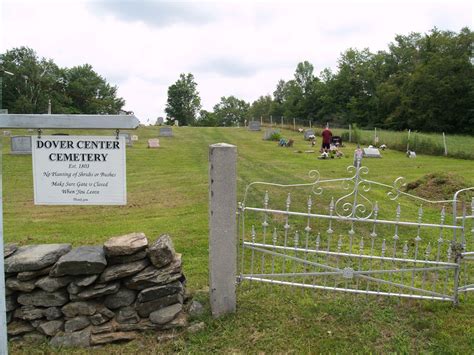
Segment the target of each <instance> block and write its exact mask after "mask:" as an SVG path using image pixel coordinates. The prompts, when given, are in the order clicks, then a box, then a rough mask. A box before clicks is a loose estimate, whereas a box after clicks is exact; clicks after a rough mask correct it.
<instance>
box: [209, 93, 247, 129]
mask: <svg viewBox="0 0 474 355" xmlns="http://www.w3.org/2000/svg"><path fill="white" fill-rule="evenodd" d="M249 109H250V105H249V104H248V103H247V102H245V101H244V100H239V99H238V98H236V97H235V96H229V97H225V96H223V97H221V101H220V102H219V103H218V104H216V105H215V106H214V114H215V116H216V119H217V123H218V125H219V126H226V127H228V126H236V125H237V124H238V123H241V124H243V123H244V121H245V120H246V119H248V118H249Z"/></svg>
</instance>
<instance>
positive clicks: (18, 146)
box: [11, 136, 31, 154]
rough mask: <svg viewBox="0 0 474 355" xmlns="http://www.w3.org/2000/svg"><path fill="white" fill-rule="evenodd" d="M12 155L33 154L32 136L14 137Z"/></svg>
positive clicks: (12, 139)
mask: <svg viewBox="0 0 474 355" xmlns="http://www.w3.org/2000/svg"><path fill="white" fill-rule="evenodd" d="M11 153H12V154H31V136H13V137H12V138H11Z"/></svg>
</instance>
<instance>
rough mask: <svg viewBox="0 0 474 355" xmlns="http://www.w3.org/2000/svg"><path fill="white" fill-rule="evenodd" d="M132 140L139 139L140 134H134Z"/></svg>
mask: <svg viewBox="0 0 474 355" xmlns="http://www.w3.org/2000/svg"><path fill="white" fill-rule="evenodd" d="M132 141H133V142H136V141H138V136H137V135H136V134H134V135H132Z"/></svg>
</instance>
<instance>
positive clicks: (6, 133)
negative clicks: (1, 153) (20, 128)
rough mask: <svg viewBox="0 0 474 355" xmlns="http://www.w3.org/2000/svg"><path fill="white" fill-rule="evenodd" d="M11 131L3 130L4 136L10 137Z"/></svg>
mask: <svg viewBox="0 0 474 355" xmlns="http://www.w3.org/2000/svg"><path fill="white" fill-rule="evenodd" d="M10 135H11V132H10V131H3V136H4V137H10Z"/></svg>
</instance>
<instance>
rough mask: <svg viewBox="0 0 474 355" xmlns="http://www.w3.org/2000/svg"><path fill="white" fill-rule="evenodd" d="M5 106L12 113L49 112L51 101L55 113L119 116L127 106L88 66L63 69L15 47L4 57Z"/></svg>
mask: <svg viewBox="0 0 474 355" xmlns="http://www.w3.org/2000/svg"><path fill="white" fill-rule="evenodd" d="M2 59H3V62H4V63H3V66H4V69H5V70H8V71H10V72H12V73H14V75H13V76H8V77H6V78H5V85H4V97H5V100H4V103H5V107H6V108H8V109H9V111H10V112H11V113H46V112H47V110H48V101H49V100H51V106H52V108H53V113H86V114H103V113H110V114H116V113H118V112H119V111H120V110H121V109H122V107H123V106H124V104H125V101H124V100H123V99H122V98H119V97H117V88H116V87H115V86H110V85H109V84H108V83H107V82H106V81H105V79H104V78H102V77H101V76H99V75H98V74H97V73H96V72H94V70H93V69H92V67H91V66H90V65H88V64H86V65H83V66H78V67H74V68H71V69H68V68H59V67H58V66H57V65H56V64H55V63H54V62H53V60H51V59H45V58H41V59H40V58H38V56H37V54H36V52H35V51H34V50H33V49H31V48H27V47H20V48H14V49H12V50H9V51H7V52H6V53H5V54H4V55H3V56H2Z"/></svg>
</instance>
